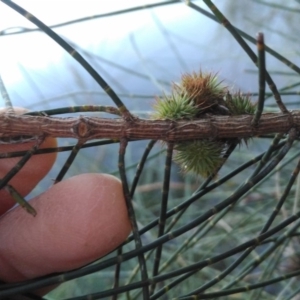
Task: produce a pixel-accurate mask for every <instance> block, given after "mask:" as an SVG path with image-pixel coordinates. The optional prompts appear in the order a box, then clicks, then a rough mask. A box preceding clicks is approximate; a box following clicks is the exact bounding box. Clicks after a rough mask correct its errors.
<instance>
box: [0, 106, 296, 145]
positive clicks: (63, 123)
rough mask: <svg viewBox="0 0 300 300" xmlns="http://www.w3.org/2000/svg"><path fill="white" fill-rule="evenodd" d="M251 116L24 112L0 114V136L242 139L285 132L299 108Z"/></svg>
mask: <svg viewBox="0 0 300 300" xmlns="http://www.w3.org/2000/svg"><path fill="white" fill-rule="evenodd" d="M252 118H253V116H252V115H240V116H220V115H205V116H203V117H202V118H201V119H197V120H192V121H191V120H181V121H170V120H145V119H139V118H136V119H134V120H133V121H125V120H124V119H106V118H98V117H85V116H80V117H78V118H76V117H72V118H58V117H46V116H45V117H44V116H28V115H11V114H4V115H0V138H1V137H3V138H4V137H16V136H21V135H27V136H28V135H32V136H42V135H46V136H52V137H64V138H77V139H83V140H92V139H99V138H109V139H121V138H126V139H128V140H143V139H157V140H163V141H168V142H170V141H175V142H178V141H184V140H194V139H203V138H211V137H214V138H246V137H252V136H257V135H261V134H270V133H287V132H288V131H289V130H290V129H291V128H292V127H296V128H298V127H300V111H294V112H291V113H289V114H283V113H267V114H263V115H262V117H261V119H260V121H259V124H258V126H256V127H254V126H252V125H251V121H252Z"/></svg>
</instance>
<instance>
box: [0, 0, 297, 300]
mask: <svg viewBox="0 0 300 300" xmlns="http://www.w3.org/2000/svg"><path fill="white" fill-rule="evenodd" d="M16 3H18V4H19V5H21V6H22V7H23V8H25V9H26V10H28V11H29V12H30V13H31V14H33V15H35V16H36V17H38V18H39V19H40V20H42V21H43V22H44V23H45V24H47V25H48V26H50V27H51V28H52V29H53V30H55V32H56V33H58V34H59V35H60V36H61V37H62V38H63V39H65V40H66V41H67V42H68V43H70V44H71V45H72V46H73V47H74V48H75V49H76V50H77V51H78V52H79V53H80V54H81V55H82V56H83V57H84V58H85V59H86V60H87V61H89V63H90V64H91V65H92V66H93V67H94V68H95V69H96V70H97V72H99V74H101V76H102V77H103V78H104V79H105V80H106V81H107V82H108V83H109V85H110V86H111V87H112V88H113V89H114V91H115V92H116V93H117V94H118V95H119V97H120V98H121V100H122V101H123V102H124V103H125V104H126V106H127V107H128V108H129V109H130V111H131V112H132V113H134V114H136V115H138V116H140V117H143V118H147V117H149V116H150V114H151V111H152V110H153V109H152V108H153V104H154V102H155V96H159V95H162V94H163V93H168V92H169V91H170V87H171V85H172V83H173V82H178V81H179V80H180V77H181V75H182V74H185V73H187V72H193V71H199V70H202V71H204V72H212V73H217V74H218V78H219V80H220V81H223V84H224V85H226V86H228V88H229V89H230V90H234V91H238V90H240V91H241V92H243V93H249V94H253V97H252V99H253V101H254V102H255V101H256V100H257V97H256V95H255V93H257V92H258V76H257V68H256V66H255V65H254V64H253V62H252V61H251V60H250V58H249V57H248V55H247V54H246V53H245V52H244V50H243V49H242V48H241V47H240V46H239V45H238V44H237V42H236V41H235V40H234V38H233V37H232V36H231V35H230V33H229V32H228V31H227V30H226V29H225V28H224V26H222V25H220V24H219V23H217V22H215V21H213V20H212V19H210V18H209V17H207V16H205V15H204V14H202V13H200V12H199V11H195V10H194V9H192V8H190V7H188V6H186V5H185V3H184V2H181V1H164V2H161V1H150V0H148V1H134V0H129V1H121V0H119V1H114V0H110V1H91V0H84V1H83V0H82V1H80V0H76V1H67V0H64V1H45V0H44V1H32V0H28V1H26V0H22V1H16ZM193 3H195V4H196V5H197V6H199V7H200V8H202V9H204V10H205V11H207V12H209V14H211V12H210V11H209V9H208V8H207V6H206V5H205V4H204V3H203V2H202V1H193ZM154 4H156V6H155V7H151V8H148V7H145V8H141V6H143V5H154ZM214 4H215V5H216V6H218V8H219V9H220V10H221V11H222V12H223V13H224V15H225V16H226V17H227V18H228V19H229V20H230V22H231V23H232V25H234V26H235V27H237V28H238V29H240V30H242V31H244V32H245V33H247V34H248V35H249V36H250V37H252V38H254V39H255V37H256V34H257V33H258V32H263V33H264V35H265V42H266V44H267V46H269V47H270V48H271V49H272V50H274V51H276V52H277V53H279V54H280V55H281V56H282V57H284V58H287V59H288V60H290V61H291V62H292V63H293V64H295V65H297V64H299V58H300V55H299V54H300V53H299V52H300V51H299V46H298V45H299V42H300V41H299V12H300V3H299V2H298V1H287V2H285V3H284V4H282V1H279V0H273V1H258V0H256V1H255V0H251V1H249V0H239V1H229V0H226V1H224V0H216V1H214ZM247 43H248V44H249V46H250V47H251V48H252V49H253V51H254V52H255V53H256V46H255V44H253V43H251V42H249V41H247ZM266 62H267V69H268V71H269V72H270V74H271V76H272V78H273V80H274V81H275V83H276V85H277V87H278V89H285V93H284V94H283V101H284V103H286V104H287V106H288V108H289V109H297V108H298V107H299V96H298V95H299V92H298V91H299V88H298V87H299V85H297V83H300V82H299V74H297V73H296V72H295V71H294V70H292V69H291V68H290V67H289V66H287V65H286V64H285V63H284V62H283V61H282V59H281V60H280V59H278V58H275V57H274V56H273V55H270V54H269V53H266ZM0 72H1V76H2V79H3V81H4V83H5V85H6V88H7V90H8V92H9V95H10V97H11V100H12V102H13V105H14V106H22V107H25V108H28V109H30V110H33V111H36V110H46V109H52V108H59V107H65V106H73V105H113V103H112V101H111V99H110V98H109V97H108V96H107V95H106V94H105V93H104V92H103V90H102V89H101V88H100V87H99V86H98V85H97V83H96V82H95V81H94V80H93V79H92V78H91V77H90V76H89V75H88V74H87V72H86V71H85V70H84V69H83V68H82V67H81V66H80V65H79V64H78V63H77V62H76V61H75V60H74V59H73V58H72V57H71V56H70V55H69V54H68V53H66V52H65V51H64V50H63V49H62V48H61V47H60V46H58V45H57V44H56V43H55V42H54V41H53V40H51V39H50V38H49V37H48V36H46V35H45V34H44V33H43V32H41V31H39V30H36V27H35V26H34V25H33V24H31V23H30V22H29V21H28V20H26V19H25V18H24V17H22V16H21V15H19V14H17V13H16V12H15V11H13V10H12V9H10V8H9V7H7V6H6V5H4V4H3V3H0ZM289 86H294V88H288V87H289ZM267 92H269V89H268V88H267ZM2 105H4V103H3V104H2ZM265 111H278V108H277V107H276V105H275V100H274V98H273V97H268V98H267V99H266V107H265ZM85 114H89V113H85ZM76 115H78V114H76ZM92 115H93V116H96V115H99V116H106V115H105V114H103V113H101V114H100V113H92ZM68 116H70V114H68ZM107 117H109V116H108V115H107ZM74 142H75V141H74V140H71V139H70V140H68V139H64V140H62V139H60V141H59V145H60V146H65V145H73V144H74ZM270 142H271V140H269V139H253V140H252V141H251V142H250V143H249V146H248V147H246V146H245V145H241V146H240V147H239V148H238V149H237V151H235V152H234V154H233V155H232V156H231V158H230V159H229V161H228V163H226V165H225V166H224V168H222V170H221V171H220V174H219V176H220V177H222V176H223V175H225V174H227V173H228V172H230V171H231V170H233V169H235V168H236V167H237V166H239V165H241V164H242V163H244V162H246V161H248V160H249V159H251V158H253V157H254V156H255V155H257V154H260V153H262V151H265V150H266V149H267V147H268V145H269V144H270ZM146 145H147V141H140V142H133V143H130V145H129V148H128V152H127V154H126V162H127V166H128V169H127V172H128V178H129V180H130V181H131V180H132V178H133V176H134V174H135V169H136V166H137V163H138V162H139V160H140V157H141V155H142V153H143V152H144V149H145V146H146ZM118 147H119V145H118V144H115V145H106V146H101V147H93V148H89V149H84V150H81V151H80V153H79V156H78V157H77V158H76V160H75V161H74V163H73V164H72V166H71V168H70V170H69V171H68V173H67V175H66V178H67V177H70V176H73V175H75V174H79V173H86V172H106V173H111V174H114V175H116V176H118V166H117V153H118ZM295 153H296V149H295V150H294V152H293V151H292V154H291V157H292V155H295ZM68 155H69V154H68V153H60V154H59V157H58V160H57V163H56V165H55V166H54V167H53V169H52V170H51V172H50V173H49V175H48V177H47V178H45V179H44V180H43V181H42V182H41V184H40V185H39V186H38V187H37V188H36V189H35V190H34V191H33V193H32V194H31V195H29V196H28V198H31V197H32V196H34V195H36V194H38V193H40V192H42V191H43V190H44V189H45V188H47V187H49V186H50V185H51V184H52V179H53V178H55V177H56V175H57V173H58V172H59V170H60V167H61V165H62V162H64V161H65V160H66V158H67V157H68ZM91 157H92V158H93V162H92V163H91ZM164 160H165V153H164V147H163V146H162V145H161V144H157V145H156V146H155V147H154V149H153V150H152V152H151V156H150V158H149V160H148V161H147V164H146V167H147V168H146V170H147V172H145V173H143V175H142V179H141V182H140V185H139V187H138V189H137V193H136V195H135V198H134V200H135V206H136V209H137V215H138V223H139V226H140V227H143V226H145V224H147V223H148V222H150V221H151V220H153V218H155V217H157V216H158V212H159V203H160V198H161V195H160V190H161V186H162V181H163V165H164ZM157 166H162V168H161V169H159V168H157ZM293 167H294V165H293V164H292V163H289V164H287V165H285V167H284V168H282V169H281V168H278V170H277V172H276V173H275V174H274V177H272V178H271V179H269V181H267V182H265V183H264V185H262V186H261V187H256V189H254V190H253V191H252V193H251V194H249V196H247V197H245V198H244V199H243V202H242V204H240V205H241V206H240V207H239V208H238V209H237V212H236V214H233V215H232V214H230V215H229V216H228V217H229V218H228V219H226V218H225V219H221V221H220V222H219V223H217V225H216V226H215V227H214V228H212V231H211V232H210V234H209V235H207V236H206V237H205V239H204V240H203V237H202V238H201V243H200V238H199V240H197V239H196V241H195V242H194V243H193V245H191V246H190V247H189V250H190V251H189V252H187V253H188V254H187V255H186V256H182V257H179V258H178V257H177V258H176V259H175V261H176V262H174V268H178V267H180V266H183V265H186V264H188V263H189V262H192V261H197V260H199V259H203V258H205V257H206V255H207V251H209V250H208V249H214V250H213V251H216V253H218V251H221V250H222V251H225V248H228V249H229V248H230V247H231V246H232V245H233V244H235V243H238V241H239V240H241V239H242V240H246V239H247V238H248V237H249V238H250V237H252V236H253V234H257V228H260V227H261V226H262V224H264V223H265V222H266V218H267V216H268V214H269V213H270V212H271V211H272V209H273V206H272V205H274V201H275V200H276V199H278V197H279V195H280V193H281V192H282V189H283V187H284V186H285V185H286V178H287V176H289V174H290V173H291V171H292V170H293ZM253 170H254V169H251V167H250V168H249V169H247V170H246V171H245V172H242V173H240V174H239V176H238V178H235V179H232V180H230V181H228V182H227V183H226V184H224V185H222V186H221V187H220V188H218V189H216V190H214V192H213V193H210V194H209V195H208V194H207V195H206V196H205V197H204V199H201V202H199V201H198V202H197V203H195V204H194V206H193V209H191V210H190V211H187V213H186V214H185V215H184V217H182V219H180V222H179V224H184V223H185V222H186V220H188V219H189V218H192V217H193V216H194V215H197V214H199V213H200V212H203V211H205V210H206V209H208V208H209V207H211V206H212V205H213V204H214V203H217V202H219V201H220V200H221V199H223V198H224V197H226V196H227V195H230V194H231V193H232V191H233V190H234V189H235V188H236V187H237V186H238V185H239V184H240V183H241V182H243V180H245V179H246V178H247V177H248V176H249V175H250V174H251V171H253ZM171 181H172V182H171V196H170V199H172V200H170V201H171V204H170V207H174V206H175V205H177V204H179V203H181V202H182V201H184V200H186V199H188V197H190V196H191V195H192V193H193V192H195V190H196V189H197V188H198V187H199V185H200V184H201V183H202V182H203V179H202V178H199V177H197V176H195V175H192V174H187V175H186V176H184V175H183V174H182V173H180V170H179V168H178V167H177V166H176V165H175V164H174V166H173V169H172V179H171ZM274 186H275V188H274ZM297 197H298V194H297V190H296V188H295V189H294V190H293V193H292V196H291V198H290V199H289V201H290V202H287V207H286V215H289V208H291V207H293V206H294V204H293V203H294V202H293V201H295V199H296V198H297ZM261 200H264V201H263V202H262V201H261ZM249 203H250V204H249ZM268 203H270V205H271V206H269V208H268ZM271 203H272V204H271ZM245 204H247V205H248V204H249V206H246V205H245ZM294 209H295V207H294ZM246 216H247V218H248V219H247V222H246V219H245V218H246ZM233 232H234V233H235V234H234V236H233V235H232V233H233ZM190 234H191V233H190ZM154 238H155V237H154V235H152V233H151V232H149V233H148V234H146V235H145V237H144V239H145V243H147V242H149V241H151V240H153V239H154ZM221 240H224V241H226V242H225V243H222V244H221ZM183 241H184V238H183V237H182V239H176V240H174V241H172V242H170V244H168V246H167V249H166V250H165V252H164V254H163V257H164V258H165V259H166V258H167V257H168V255H169V253H173V252H174V251H175V249H177V247H178V245H181V244H182V243H183ZM198 242H199V244H198ZM203 245H205V246H206V247H203ZM207 247H209V248H207ZM220 247H221V248H220ZM204 248H205V249H204ZM285 250H286V252H288V250H290V248H288V245H286V249H283V250H282V252H285ZM294 250H295V249H294ZM294 250H293V249H292V250H290V251H292V252H290V253H294V252H293V251H294ZM260 251H262V250H260ZM135 264H136V262H135V263H134V262H129V263H128V265H127V267H125V269H124V271H123V273H122V276H123V277H124V278H125V279H128V276H129V275H130V274H131V272H130V270H131V268H132V266H135ZM225 266H227V262H224V264H223V265H222V264H220V265H218V266H217V267H216V266H215V267H216V268H211V269H210V268H209V269H208V270H207V271H204V273H202V274H201V275H199V276H200V277H199V278H200V279H201V280H204V281H205V280H208V278H212V277H213V276H216V275H217V274H218V272H220V270H223V269H224V267H225ZM278 266H279V263H278V265H276V267H275V269H276V270H277V271H278V270H279V269H278V268H277V267H278ZM262 269H264V267H262ZM262 269H261V270H262ZM261 270H256V273H253V274H252V275H251V274H250V275H249V278H250V279H253V278H254V280H255V282H257V279H258V278H259V274H258V273H259V272H260V271H261ZM273 271H274V270H273ZM112 272H113V271H112V270H107V271H102V272H101V273H100V272H99V273H97V274H93V275H90V276H94V277H93V279H91V278H90V279H89V281H90V282H91V284H87V279H84V278H81V279H79V280H78V281H77V282H76V284H75V283H74V282H69V283H66V284H65V285H62V286H61V287H60V288H59V289H58V290H59V292H57V291H56V292H53V293H52V295H51V294H50V295H49V299H58V298H56V297H58V295H59V296H60V297H73V296H79V295H84V294H87V293H92V292H95V291H98V290H99V289H100V288H99V279H101V280H100V281H101V282H102V283H101V284H100V285H101V286H103V287H105V286H107V284H110V279H109V278H111V277H113V275H112V274H113V273H112ZM257 272H258V273H257ZM274 272H275V271H274ZM278 272H279V274H280V270H279V271H278ZM270 274H273V275H274V273H270ZM232 276H236V275H232ZM251 276H252V277H253V278H252V277H251ZM199 278H198V279H197V280H199ZM249 278H248V280H250V279H249ZM125 279H124V281H126V280H125ZM197 280H195V281H194V282H193V281H191V282H188V283H185V285H184V287H183V285H181V286H179V287H178V290H177V291H179V292H180V294H183V293H185V292H186V291H189V290H190V289H192V288H193V287H195V286H197V284H199V282H198V283H197V282H196V281H197ZM89 281H88V282H89ZM250 281H251V280H250ZM78 282H79V283H80V284H79V283H78ZM95 282H97V284H95ZM283 285H284V283H282V285H280V284H279V285H278V286H276V287H274V286H272V288H270V289H264V290H263V292H262V294H261V295H260V297H262V298H249V299H273V298H274V299H279V298H276V297H278V295H280V293H281V292H282V291H283V290H284V286H283ZM296 285H297V282H296V281H295V280H294V282H292V283H291V284H290V286H291V289H292V290H293V289H296ZM175 291H176V289H175ZM54 293H58V294H54ZM59 293H60V294H59ZM172 293H173V292H172ZM172 293H171V295H172ZM174 294H176V292H174ZM51 297H52V298H51ZM139 297H140V296H137V299H140V298H139ZM252 297H253V295H252ZM128 299H129V298H128ZM130 299H131V298H130ZM164 299H170V298H168V297H166V298H164ZM224 299H225V298H224ZM226 299H233V298H226ZM235 299H247V298H244V297H243V296H241V297H240V298H239V297H237V298H235ZM280 299H287V298H280Z"/></svg>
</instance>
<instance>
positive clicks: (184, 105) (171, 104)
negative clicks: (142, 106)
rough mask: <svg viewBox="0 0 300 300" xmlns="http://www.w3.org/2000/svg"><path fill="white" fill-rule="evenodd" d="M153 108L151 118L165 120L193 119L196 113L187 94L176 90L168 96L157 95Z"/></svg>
mask: <svg viewBox="0 0 300 300" xmlns="http://www.w3.org/2000/svg"><path fill="white" fill-rule="evenodd" d="M154 110H155V113H154V114H153V118H155V119H167V120H180V119H193V118H194V117H195V116H196V115H197V113H198V110H197V108H196V106H195V105H194V104H193V102H192V101H191V99H190V98H189V96H188V95H187V94H186V93H183V94H178V92H177V91H176V90H173V92H172V94H171V95H170V96H166V95H164V96H163V97H162V98H159V97H157V98H156V103H155V104H154Z"/></svg>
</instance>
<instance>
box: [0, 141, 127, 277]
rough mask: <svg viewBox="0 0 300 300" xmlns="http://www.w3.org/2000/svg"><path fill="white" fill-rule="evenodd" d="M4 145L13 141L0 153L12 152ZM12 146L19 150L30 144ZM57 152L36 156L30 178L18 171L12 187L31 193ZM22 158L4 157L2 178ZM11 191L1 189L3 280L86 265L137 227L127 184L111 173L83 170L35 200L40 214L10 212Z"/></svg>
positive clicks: (0, 268) (0, 162)
mask: <svg viewBox="0 0 300 300" xmlns="http://www.w3.org/2000/svg"><path fill="white" fill-rule="evenodd" d="M48 143H49V141H48ZM51 143H52V145H54V144H53V143H55V141H50V144H51ZM28 144H29V145H28V146H29V147H30V143H28ZM31 145H32V144H31ZM3 146H7V145H0V152H7V148H5V147H4V148H3ZM28 146H27V147H28ZM48 146H49V145H48ZM9 147H10V151H19V150H22V149H23V148H24V145H18V144H15V145H9ZM55 156H56V155H55V154H44V155H37V156H35V157H34V159H33V158H32V159H31V160H30V161H29V162H28V163H27V166H26V167H27V171H26V172H27V173H26V176H24V174H23V177H22V174H21V173H20V175H19V174H17V175H16V177H15V178H14V181H13V183H12V185H13V186H14V187H15V188H16V189H17V190H19V191H20V192H21V193H22V194H23V196H26V194H27V193H28V192H29V191H28V189H27V188H24V186H25V187H26V186H27V187H28V186H30V187H31V188H33V187H34V185H35V184H37V182H38V181H39V180H40V179H42V177H43V176H44V175H45V174H46V173H47V172H48V170H49V169H50V167H51V165H52V163H53V162H54V161H55ZM17 161H18V158H15V159H12V158H11V159H2V160H0V174H1V176H3V174H2V172H5V171H6V169H9V168H10V167H11V166H12V165H14V164H15V163H16V162H17ZM32 174H34V176H31V175H32ZM49 184H50V180H49ZM23 190H25V191H23ZM5 193H7V192H6V191H1V192H0V207H2V208H1V209H0V214H1V217H0V280H2V281H5V282H18V281H23V280H27V279H32V278H36V277H39V276H43V275H47V274H51V273H56V272H64V271H68V270H72V269H75V268H78V267H81V266H84V265H86V264H88V263H90V262H92V261H94V260H96V259H98V258H99V257H101V256H103V255H105V254H106V253H108V252H110V251H112V250H113V249H115V248H116V247H117V246H118V245H120V244H121V243H122V242H123V241H124V240H125V239H126V238H127V236H128V234H129V233H130V231H131V226H130V222H129V219H128V215H127V209H126V204H125V200H124V196H123V191H122V184H121V182H120V181H119V180H118V179H117V178H115V177H113V176H110V175H107V174H95V173H93V174H81V175H78V176H75V177H72V178H70V179H67V180H64V181H62V182H60V183H57V184H55V185H53V186H52V187H51V188H50V189H48V190H47V191H45V192H44V193H42V194H41V195H39V196H37V197H35V198H34V199H32V200H31V201H30V204H31V205H32V206H33V207H34V208H35V210H36V211H37V215H36V216H35V217H33V216H32V215H30V214H29V213H27V212H26V211H25V210H24V209H23V208H21V207H16V208H14V209H12V210H9V208H10V207H11V206H12V205H13V204H14V202H13V201H12V199H11V198H10V196H9V195H7V194H5ZM1 201H3V205H2V203H1ZM7 210H9V211H7Z"/></svg>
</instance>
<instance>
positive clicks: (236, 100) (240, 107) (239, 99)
mask: <svg viewBox="0 0 300 300" xmlns="http://www.w3.org/2000/svg"><path fill="white" fill-rule="evenodd" d="M226 107H227V108H228V109H229V111H230V113H231V114H233V115H243V114H250V115H252V114H254V112H255V108H256V104H254V103H253V102H252V101H251V99H250V96H249V95H242V94H241V93H240V92H237V93H235V94H233V95H230V94H229V93H228V94H227V95H226Z"/></svg>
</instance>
